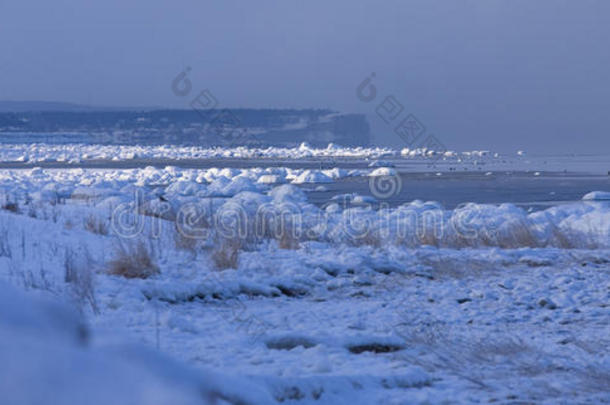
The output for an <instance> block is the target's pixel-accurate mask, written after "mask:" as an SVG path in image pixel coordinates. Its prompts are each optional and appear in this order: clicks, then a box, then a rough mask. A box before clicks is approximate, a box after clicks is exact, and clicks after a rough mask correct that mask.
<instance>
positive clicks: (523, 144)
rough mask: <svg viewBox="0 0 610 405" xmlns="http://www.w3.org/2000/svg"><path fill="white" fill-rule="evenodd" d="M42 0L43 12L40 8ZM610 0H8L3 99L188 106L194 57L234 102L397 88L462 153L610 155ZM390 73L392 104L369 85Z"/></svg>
mask: <svg viewBox="0 0 610 405" xmlns="http://www.w3.org/2000/svg"><path fill="white" fill-rule="evenodd" d="M32 10H36V12H35V13H33V12H32ZM609 12H610V4H608V3H607V2H602V1H593V0H585V1H579V2H572V1H551V0H542V1H537V2H528V1H521V0H519V1H498V0H491V1H485V2H482V1H463V2H459V3H453V2H427V1H388V2H382V3H379V2H374V1H358V2H352V1H345V0H340V1H335V2H332V3H330V4H329V3H328V2H322V1H318V0H314V1H309V2H306V3H302V4H294V3H283V2H277V1H257V2H239V1H224V2H221V3H217V2H201V1H178V2H174V3H172V6H171V7H168V6H167V3H166V2H162V1H160V0H152V1H146V2H144V1H134V2H130V3H129V4H125V3H124V2H120V1H118V0H110V1H106V2H94V3H82V2H77V1H74V0H60V1H57V2H53V3H52V4H51V3H46V2H41V1H33V0H26V1H20V2H3V3H1V4H0V37H1V38H2V41H0V54H2V55H5V56H6V57H5V58H2V61H1V62H0V99H7V100H48V101H51V100H55V101H66V102H74V103H80V104H90V105H100V106H159V107H172V108H188V101H187V100H185V99H183V98H180V97H177V96H176V95H175V94H173V93H172V92H171V90H170V85H171V81H172V79H173V78H174V77H175V76H176V74H177V73H179V72H180V71H181V70H183V69H185V68H186V67H187V66H189V67H191V69H192V70H191V80H192V83H193V86H194V87H195V88H196V89H198V90H199V89H206V88H207V89H210V90H211V91H212V92H213V93H214V94H215V96H216V97H217V98H218V100H219V102H220V103H221V104H222V106H223V107H227V108H234V107H252V108H291V107H294V108H332V109H337V110H340V111H345V112H357V113H365V114H367V115H368V118H369V122H370V124H371V126H372V133H373V135H374V139H375V142H377V143H379V144H384V145H386V144H387V145H393V146H399V145H401V140H400V138H399V137H397V136H396V135H395V134H394V132H393V126H389V125H388V124H386V123H385V122H383V121H382V120H380V118H379V117H378V116H377V114H376V108H377V106H378V104H379V102H381V101H383V99H384V98H385V97H387V96H390V95H392V96H394V97H396V99H397V100H398V101H399V102H400V103H401V105H402V106H403V107H404V111H405V113H411V114H414V115H415V116H417V118H418V119H419V120H420V121H421V122H422V123H423V124H424V125H425V127H426V128H427V130H428V132H429V133H433V134H434V135H436V136H437V137H438V138H439V139H441V140H442V142H443V143H444V144H445V145H447V147H448V148H450V149H456V150H465V149H477V148H483V149H490V150H499V151H506V152H508V151H515V150H517V149H526V150H529V151H532V152H553V153H595V152H598V151H600V150H609V149H610V137H609V136H608V132H609V130H610V117H609V116H608V114H607V109H608V100H609V99H610V70H609V69H608V66H610V52H609V51H608V49H607V46H606V42H607V41H606V40H607V38H608V36H609V34H610V28H609V27H608V25H607V22H606V18H605V17H606V16H607V15H608V13H609ZM373 72H374V73H375V74H376V79H375V84H376V86H377V88H378V99H377V100H375V101H374V102H371V103H362V102H361V101H360V100H359V99H358V98H357V97H356V95H355V89H356V87H357V86H358V84H359V83H360V82H361V81H362V80H363V79H364V78H365V77H367V76H368V75H370V74H371V73H373Z"/></svg>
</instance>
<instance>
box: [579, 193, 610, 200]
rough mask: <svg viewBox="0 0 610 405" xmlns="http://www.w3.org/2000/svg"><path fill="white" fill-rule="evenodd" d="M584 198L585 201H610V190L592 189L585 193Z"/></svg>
mask: <svg viewBox="0 0 610 405" xmlns="http://www.w3.org/2000/svg"><path fill="white" fill-rule="evenodd" d="M582 199H583V200H584V201H610V191H592V192H590V193H588V194H585V195H584V196H583V197H582Z"/></svg>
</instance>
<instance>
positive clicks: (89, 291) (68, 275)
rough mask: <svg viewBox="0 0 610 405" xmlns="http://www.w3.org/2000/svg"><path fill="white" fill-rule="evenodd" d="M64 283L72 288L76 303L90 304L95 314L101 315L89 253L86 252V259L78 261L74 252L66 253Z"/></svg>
mask: <svg viewBox="0 0 610 405" xmlns="http://www.w3.org/2000/svg"><path fill="white" fill-rule="evenodd" d="M64 281H65V282H66V283H67V284H69V285H70V286H71V289H72V293H73V295H74V298H75V299H76V301H77V302H78V303H79V304H80V305H81V306H82V305H83V304H85V303H88V304H89V306H90V307H91V310H92V311H93V313H95V314H99V308H98V306H97V300H96V298H95V288H94V271H93V269H92V261H91V258H90V256H89V253H88V252H87V251H86V250H85V255H84V259H82V260H80V261H79V260H77V259H76V256H75V254H74V252H73V251H72V250H68V251H66V255H65V258H64Z"/></svg>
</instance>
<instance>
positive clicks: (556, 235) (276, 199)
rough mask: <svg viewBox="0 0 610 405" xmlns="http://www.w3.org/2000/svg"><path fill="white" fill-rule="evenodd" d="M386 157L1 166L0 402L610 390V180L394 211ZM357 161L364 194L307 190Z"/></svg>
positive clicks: (550, 397) (465, 398) (367, 400)
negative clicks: (282, 162) (608, 185)
mask: <svg viewBox="0 0 610 405" xmlns="http://www.w3.org/2000/svg"><path fill="white" fill-rule="evenodd" d="M2 148H3V149H2V156H3V161H5V162H6V161H9V160H18V159H17V158H19V156H21V157H22V159H21V160H28V161H40V160H41V159H47V158H49V157H50V158H52V159H57V158H58V156H59V154H60V153H67V154H66V155H65V156H64V158H65V159H67V160H72V159H83V157H84V154H87V153H92V154H98V155H95V158H96V159H104V158H107V159H109V158H112V157H114V156H115V155H112V154H110V152H105V151H104V149H103V148H98V149H96V148H94V147H84V146H83V147H79V148H80V149H70V148H66V147H65V146H45V145H42V146H41V145H38V146H35V147H32V148H29V149H28V148H24V149H19V148H17V147H15V148H13V149H11V148H10V147H7V146H3V147H2ZM53 148H60V149H61V148H64V149H61V151H60V149H57V150H55V149H53ZM86 148H90V149H91V151H89V150H88V149H87V150H85V149H86ZM114 148H115V149H113V151H116V150H118V149H116V147H114ZM303 148H304V147H302V148H299V150H294V151H288V152H286V151H282V152H281V153H284V155H281V154H279V152H277V151H276V152H277V153H278V155H276V156H280V155H281V156H289V157H299V156H300V155H301V154H303V153H305V152H303V150H302V149H303ZM332 148H335V149H336V150H340V151H342V152H341V153H347V152H345V150H344V149H341V148H339V147H332ZM26 149H27V154H26V153H25V152H24V150H26ZM135 149H137V147H134V151H135ZM174 149H176V148H174ZM329 149H331V148H329ZM75 150H76V152H74V151H75ZM125 150H127V149H125ZM346 150H347V149H346ZM15 151H17V152H15ZM183 152H184V151H180V152H179V153H183ZM276 152H273V153H276ZM11 153H14V154H11ZM45 153H46V154H47V155H45ZM54 153H55V155H54ZM72 153H73V154H72ZM112 153H114V152H112ZM121 153H123V152H121ZM125 153H127V152H125ZM130 153H131V152H130ZM134 153H137V155H138V156H143V155H145V154H148V155H146V156H149V157H152V156H162V155H163V154H164V153H174V152H172V151H170V150H167V151H166V150H164V149H163V148H159V150H156V149H155V148H148V149H143V151H140V150H138V151H137V152H134ZM176 153H178V152H176ZM189 153H190V152H189ZM193 153H195V152H193ZM196 153H203V154H202V155H198V157H208V156H212V155H205V153H208V152H201V151H197V152H196ZM210 153H211V152H210ZM223 153H224V152H223ZM307 153H314V154H315V153H318V155H316V156H325V155H324V153H325V152H324V150H317V152H311V149H309V152H307ZM350 153H355V152H350ZM156 154H158V155H156ZM383 155H385V152H384V153H382V152H380V151H379V150H377V151H374V152H371V151H370V150H367V151H366V152H362V154H361V155H350V156H359V157H360V158H361V160H362V158H363V157H364V156H366V157H370V156H376V157H377V158H379V157H381V156H383ZM44 156H47V157H46V158H45V157H44ZM91 156H94V155H91ZM163 156H165V155H163ZM223 156H224V155H223ZM240 156H242V157H248V156H250V155H247V154H244V155H240ZM310 156H311V155H310ZM447 157H448V158H449V155H448V156H447ZM92 158H93V157H92ZM127 158H129V156H127ZM422 158H423V159H425V157H422ZM428 158H429V159H435V158H434V156H430V157H428ZM492 158H493V156H492ZM384 159H385V158H384ZM391 163H392V162H388V161H378V162H377V163H374V164H371V163H366V164H364V165H363V167H362V168H357V169H346V168H342V167H334V168H328V169H321V170H314V169H304V168H302V169H299V168H288V167H259V168H257V167H253V168H252V167H251V168H244V169H236V168H230V167H225V168H206V169H183V168H178V167H173V166H170V167H164V168H155V167H144V168H136V169H87V168H84V169H83V168H77V169H75V168H70V169H42V168H33V169H10V170H9V169H6V170H1V171H0V190H1V192H0V204H1V207H2V209H0V279H1V280H3V282H4V284H0V333H1V334H2V336H3V338H2V340H0V357H1V358H3V359H8V360H5V362H4V365H3V367H2V368H0V387H2V388H1V391H2V392H3V393H4V394H5V398H9V401H10V403H15V404H30V403H39V402H40V400H41V398H53V399H54V401H53V403H65V404H72V403H83V402H87V403H92V402H91V401H92V398H93V399H94V400H95V401H97V402H94V403H100V404H101V403H105V404H107V403H137V404H148V403H211V404H215V403H216V404H223V403H233V404H265V403H270V404H273V403H284V404H377V403H379V404H413V403H422V404H427V403H477V402H478V403H489V402H495V403H545V404H557V403H591V404H595V403H604V402H606V403H607V402H608V401H609V400H608V398H609V394H610V391H609V388H608V387H610V350H609V349H610V201H609V200H608V191H609V190H608V189H605V190H589V191H592V192H593V191H597V192H594V193H590V194H587V195H586V196H583V199H582V200H581V201H572V202H569V203H564V204H561V205H557V206H551V207H549V208H546V209H542V210H538V211H535V212H528V211H526V210H523V209H522V208H519V207H518V206H515V205H513V204H495V205H491V204H474V203H471V204H463V205H460V206H458V207H456V208H445V207H443V206H442V205H441V204H439V203H437V202H423V201H411V202H408V203H405V204H401V205H399V206H389V205H384V204H383V201H384V199H385V198H387V197H388V194H386V193H389V192H392V187H393V186H396V184H395V183H393V181H397V178H396V176H397V172H399V171H400V170H402V169H401V168H400V167H396V168H395V167H391V166H392V164H391ZM352 177H354V178H356V177H357V178H366V179H367V182H369V185H370V187H371V194H372V195H361V194H355V193H350V194H343V195H337V196H335V197H333V199H331V200H329V201H328V202H327V203H325V204H313V203H312V202H311V200H310V195H311V193H313V192H314V190H315V189H316V188H317V187H328V186H329V185H332V184H333V183H334V182H337V181H339V180H340V179H348V178H352ZM388 187H389V188H388ZM20 290H25V292H24V291H20ZM5 337H6V338H5ZM83 398H87V400H86V401H85V400H83Z"/></svg>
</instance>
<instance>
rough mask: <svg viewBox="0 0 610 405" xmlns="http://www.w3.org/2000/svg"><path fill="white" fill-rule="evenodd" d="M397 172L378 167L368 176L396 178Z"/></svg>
mask: <svg viewBox="0 0 610 405" xmlns="http://www.w3.org/2000/svg"><path fill="white" fill-rule="evenodd" d="M397 174H398V172H397V171H396V169H393V168H391V167H380V168H378V169H375V170H373V171H372V172H371V173H370V174H369V176H396V175H397Z"/></svg>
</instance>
